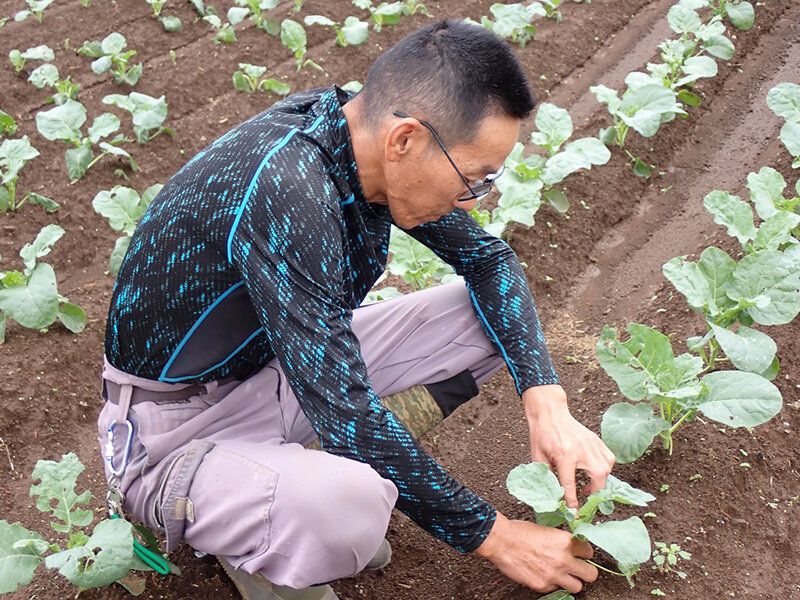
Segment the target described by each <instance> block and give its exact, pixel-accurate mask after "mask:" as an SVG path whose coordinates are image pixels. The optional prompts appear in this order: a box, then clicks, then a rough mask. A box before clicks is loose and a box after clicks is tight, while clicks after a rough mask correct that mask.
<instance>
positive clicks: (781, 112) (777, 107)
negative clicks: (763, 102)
mask: <svg viewBox="0 0 800 600" xmlns="http://www.w3.org/2000/svg"><path fill="white" fill-rule="evenodd" d="M767 106H769V107H770V108H771V109H772V111H773V112H774V113H775V114H776V115H778V116H779V117H783V118H784V119H786V120H787V121H794V122H795V123H800V85H798V84H796V83H779V84H778V85H776V86H775V87H773V88H772V89H771V90H770V91H769V92H767Z"/></svg>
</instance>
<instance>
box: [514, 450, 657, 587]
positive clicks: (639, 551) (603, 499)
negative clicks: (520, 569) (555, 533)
mask: <svg viewBox="0 0 800 600" xmlns="http://www.w3.org/2000/svg"><path fill="white" fill-rule="evenodd" d="M506 486H507V487H508V491H509V492H510V493H511V495H513V496H515V497H516V498H518V499H519V500H521V501H522V502H524V503H525V504H527V505H528V506H530V507H531V508H533V510H534V513H535V515H536V522H537V523H539V524H540V525H545V526H548V527H559V526H561V525H564V524H566V525H567V527H568V528H569V530H570V532H572V535H573V536H574V537H578V538H580V539H584V540H588V541H590V542H591V543H593V544H595V545H596V546H598V547H600V548H602V549H603V550H604V551H606V552H607V553H608V554H610V555H611V556H612V557H613V558H614V559H615V560H616V561H617V564H618V568H619V570H620V572H619V573H617V574H618V575H622V576H624V577H625V578H627V580H628V583H630V585H631V587H633V579H632V578H633V575H634V574H636V573H637V572H638V571H639V567H640V565H641V564H642V563H644V562H647V561H648V560H649V559H650V550H651V549H650V534H649V533H648V532H647V527H646V526H645V524H644V523H643V522H642V520H641V519H640V518H639V517H630V518H628V519H626V520H624V521H605V522H602V523H597V524H593V521H594V519H595V516H596V515H597V513H598V511H599V512H600V513H601V514H603V515H604V516H608V515H610V514H612V513H613V511H614V503H615V502H616V503H619V504H628V505H633V506H647V503H648V502H651V501H653V500H655V497H654V496H652V495H651V494H648V493H647V492H643V491H642V490H638V489H636V488H634V487H632V486H630V485H628V484H627V483H625V482H624V481H621V480H619V479H617V478H616V477H614V476H613V475H609V476H608V479H607V480H606V487H605V488H603V489H602V490H600V491H597V492H595V493H593V494H592V495H591V496H589V497H588V499H587V500H586V502H585V503H584V505H583V506H581V507H580V508H579V509H578V510H575V509H573V508H569V507H567V503H566V501H565V500H564V488H563V487H561V485H560V484H559V482H558V478H557V477H556V476H555V475H554V474H553V472H552V471H550V469H549V468H548V466H547V465H546V464H545V463H528V464H524V465H519V466H517V467H514V468H513V469H512V470H511V472H510V473H509V474H508V478H507V479H506ZM593 564H594V563H593ZM596 566H598V567H599V568H601V569H603V570H605V571H609V570H608V569H605V568H604V567H601V566H600V565H596ZM609 572H612V573H613V571H609Z"/></svg>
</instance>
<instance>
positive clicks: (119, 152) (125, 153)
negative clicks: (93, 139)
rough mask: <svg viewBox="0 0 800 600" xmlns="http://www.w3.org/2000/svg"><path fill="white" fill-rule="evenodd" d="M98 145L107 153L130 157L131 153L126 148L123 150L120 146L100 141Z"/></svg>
mask: <svg viewBox="0 0 800 600" xmlns="http://www.w3.org/2000/svg"><path fill="white" fill-rule="evenodd" d="M98 146H100V148H101V149H102V150H103V152H107V153H108V154H113V155H114V156H122V157H124V158H127V159H131V155H130V153H129V152H128V151H127V150H123V149H122V148H119V147H118V146H113V145H112V144H109V143H108V142H100V143H99V144H98ZM133 170H134V171H135V170H136V168H135V167H134V169H133Z"/></svg>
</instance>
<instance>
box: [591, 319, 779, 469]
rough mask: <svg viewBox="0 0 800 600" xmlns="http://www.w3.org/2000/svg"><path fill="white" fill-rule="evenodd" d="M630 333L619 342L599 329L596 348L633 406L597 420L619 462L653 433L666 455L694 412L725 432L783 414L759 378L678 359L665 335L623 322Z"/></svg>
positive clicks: (634, 454) (774, 391) (775, 393)
mask: <svg viewBox="0 0 800 600" xmlns="http://www.w3.org/2000/svg"><path fill="white" fill-rule="evenodd" d="M628 334H629V338H628V339H627V340H626V341H622V340H620V339H619V338H618V337H617V332H616V330H615V329H613V328H611V327H604V328H603V332H602V334H601V336H600V340H599V341H598V343H597V348H596V351H597V358H598V360H599V361H600V365H601V366H602V367H603V369H604V370H605V371H606V373H608V375H609V376H611V378H612V379H614V381H615V382H616V383H617V385H618V386H619V389H620V391H621V392H622V394H623V395H624V396H625V397H626V398H628V399H629V400H631V401H633V402H635V403H636V404H630V403H627V402H620V403H617V404H614V405H612V406H611V407H610V408H609V409H608V410H607V411H606V412H605V414H604V415H603V420H602V424H601V433H602V437H603V441H604V442H605V443H606V445H607V446H608V447H609V448H610V449H611V451H612V452H613V453H614V455H615V456H616V457H617V461H618V462H620V463H629V462H633V461H634V460H636V459H637V458H639V457H640V456H642V454H644V452H645V450H647V448H648V447H649V446H650V444H651V443H652V442H653V439H654V438H655V437H656V436H659V437H660V438H661V439H662V441H663V446H664V449H665V450H668V451H669V452H670V454H671V453H672V448H673V435H672V434H673V433H674V432H675V430H676V429H677V428H678V427H679V426H680V425H681V423H683V422H684V421H687V420H693V419H694V418H695V416H696V415H697V413H698V412H702V413H703V414H704V415H705V416H706V417H708V418H709V419H712V420H714V421H717V422H718V423H722V424H724V425H727V426H729V427H755V426H756V425H760V424H762V423H765V422H766V421H768V420H770V419H771V418H772V417H774V416H775V415H776V414H778V412H779V411H780V410H781V407H782V405H783V401H782V397H781V393H780V391H779V390H778V388H776V387H775V386H774V385H773V384H772V383H770V382H769V381H768V380H767V379H765V378H764V377H762V376H761V375H758V374H756V373H749V372H744V371H715V372H709V371H710V368H709V366H708V365H707V364H706V363H705V361H704V360H703V358H701V357H699V356H692V355H691V354H689V353H685V354H681V355H680V356H677V357H676V356H675V355H674V353H673V350H672V345H671V343H670V340H669V338H668V337H667V336H665V335H663V334H662V333H660V332H658V331H656V330H655V329H653V328H651V327H647V326H646V325H640V324H637V323H629V324H628ZM770 360H771V359H770ZM654 410H655V414H654Z"/></svg>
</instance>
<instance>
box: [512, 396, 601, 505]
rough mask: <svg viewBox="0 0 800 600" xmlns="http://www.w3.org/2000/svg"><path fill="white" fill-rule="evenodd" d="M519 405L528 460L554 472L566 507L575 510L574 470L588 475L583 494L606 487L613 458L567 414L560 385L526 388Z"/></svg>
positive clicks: (595, 438)
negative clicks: (527, 442) (528, 444)
mask: <svg viewBox="0 0 800 600" xmlns="http://www.w3.org/2000/svg"><path fill="white" fill-rule="evenodd" d="M522 401H523V404H524V405H525V415H526V416H527V418H528V431H529V432H530V440H531V457H532V458H533V460H534V461H535V462H544V463H547V464H549V465H550V467H551V468H553V469H555V471H556V473H557V474H558V480H559V482H560V483H561V485H562V486H563V487H564V490H565V493H564V498H565V499H566V501H567V506H569V507H571V508H578V494H577V490H576V486H575V470H576V469H583V470H584V471H586V472H587V473H588V474H589V478H590V483H589V485H588V486H587V489H586V490H584V493H585V494H591V493H592V492H596V491H597V490H600V489H603V487H605V485H606V477H608V474H609V473H611V469H612V468H613V466H614V462H615V458H614V454H613V453H612V452H611V450H609V449H608V447H606V445H605V444H604V443H603V441H602V440H601V439H600V438H599V437H598V436H597V435H596V434H594V433H593V432H592V431H590V430H589V429H587V428H586V427H584V426H583V425H581V424H580V423H579V422H578V421H576V420H575V418H574V417H573V416H572V415H571V414H570V412H569V408H567V395H566V393H565V392H564V388H562V387H561V386H560V385H542V386H538V387H532V388H528V389H527V390H525V391H524V392H523V394H522Z"/></svg>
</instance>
